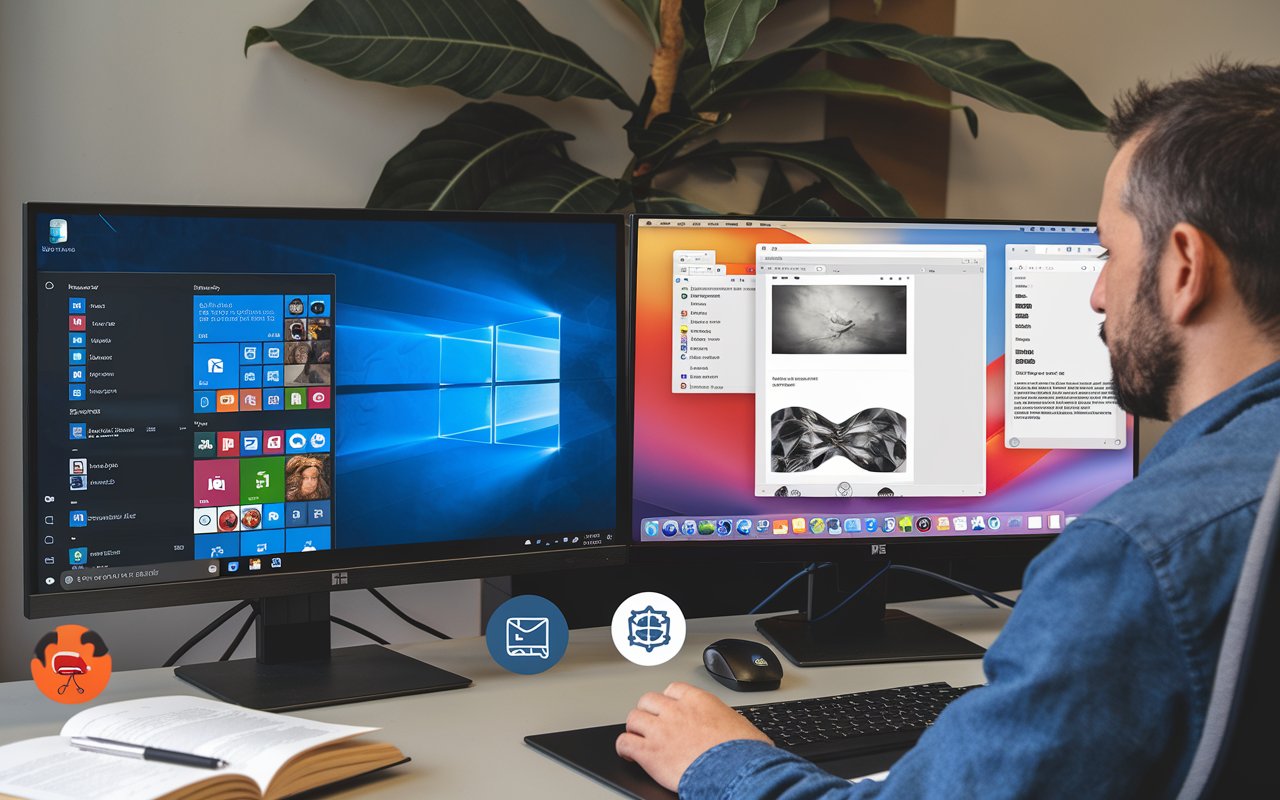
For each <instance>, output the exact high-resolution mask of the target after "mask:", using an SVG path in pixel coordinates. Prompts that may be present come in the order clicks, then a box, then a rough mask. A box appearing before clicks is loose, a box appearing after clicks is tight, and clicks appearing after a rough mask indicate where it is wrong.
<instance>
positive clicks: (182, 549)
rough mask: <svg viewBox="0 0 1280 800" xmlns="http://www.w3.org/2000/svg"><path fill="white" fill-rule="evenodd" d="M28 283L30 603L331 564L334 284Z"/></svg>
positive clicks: (116, 278) (214, 279)
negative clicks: (33, 591)
mask: <svg viewBox="0 0 1280 800" xmlns="http://www.w3.org/2000/svg"><path fill="white" fill-rule="evenodd" d="M41 277H42V279H46V280H47V281H48V283H47V284H46V289H45V291H42V292H41V293H40V297H39V303H40V304H41V307H40V309H39V319H40V320H41V329H40V330H39V331H38V337H39V344H38V353H39V364H38V367H37V369H38V380H39V393H40V394H39V398H40V402H39V407H38V410H37V428H38V432H37V435H38V436H40V437H41V439H42V442H41V445H42V446H41V448H40V452H50V451H53V452H62V453H64V454H65V457H61V458H56V459H46V461H45V462H42V463H40V464H38V465H37V475H38V481H39V487H38V488H37V492H38V493H39V495H40V498H39V499H41V500H42V501H43V502H42V503H40V513H39V528H40V530H39V535H40V538H39V542H38V544H39V546H40V552H41V556H42V559H41V561H42V566H41V572H40V575H41V583H42V588H45V584H47V585H48V587H49V588H54V584H53V583H52V582H49V581H47V580H45V579H46V577H49V576H56V575H57V574H59V573H60V572H61V571H62V570H65V569H68V568H76V569H92V568H94V567H97V566H131V565H139V564H158V563H165V562H174V561H179V560H183V559H209V558H225V559H235V558H238V557H240V556H245V557H248V556H255V557H258V556H263V555H266V556H272V558H268V559H258V558H255V559H254V560H255V561H259V562H264V561H265V562H269V563H271V564H272V565H273V566H274V565H278V564H280V563H281V559H280V558H278V557H276V556H279V554H284V553H292V552H303V551H311V550H324V549H328V548H331V547H333V546H334V544H335V536H334V532H333V529H332V525H331V520H332V516H333V502H334V479H333V458H332V454H333V448H332V441H333V429H334V407H333V406H334V404H333V395H332V391H333V369H334V315H333V302H334V297H335V292H336V285H335V280H334V276H332V275H293V274H282V275H263V274H244V275H208V276H204V279H203V280H202V279H201V278H200V277H198V276H197V277H194V278H193V276H191V275H174V274H157V273H101V274H93V275H86V274H85V273H76V274H66V273H64V274H56V273H54V274H49V273H45V274H42V276H41ZM49 284H52V285H53V288H52V289H49V288H48V285H49ZM46 306H47V307H46ZM55 319H57V320H61V321H60V322H59V324H58V330H56V331H55V330H53V323H52V322H51V321H52V320H55ZM230 566H231V565H230V564H229V563H228V564H227V567H228V569H227V570H226V571H227V572H231V571H238V570H232V569H231V568H230Z"/></svg>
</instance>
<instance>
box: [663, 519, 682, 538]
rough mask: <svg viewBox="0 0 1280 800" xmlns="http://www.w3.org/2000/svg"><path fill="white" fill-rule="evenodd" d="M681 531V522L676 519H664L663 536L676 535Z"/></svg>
mask: <svg viewBox="0 0 1280 800" xmlns="http://www.w3.org/2000/svg"><path fill="white" fill-rule="evenodd" d="M679 532H680V523H678V522H676V521H675V520H674V519H664V520H663V521H662V535H663V536H675V535H676V534H677V533H679Z"/></svg>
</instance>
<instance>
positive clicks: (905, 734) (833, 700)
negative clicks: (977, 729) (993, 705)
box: [735, 683, 977, 760]
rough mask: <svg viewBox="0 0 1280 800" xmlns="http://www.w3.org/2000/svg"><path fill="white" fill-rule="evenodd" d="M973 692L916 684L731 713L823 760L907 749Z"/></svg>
mask: <svg viewBox="0 0 1280 800" xmlns="http://www.w3.org/2000/svg"><path fill="white" fill-rule="evenodd" d="M974 688H977V687H975V686H961V687H959V688H956V687H954V686H951V685H950V684H947V683H922V684H918V685H915V686H899V687H896V688H893V689H882V690H879V691H874V692H857V693H854V694H838V695H833V696H831V697H814V698H811V699H809V700H790V701H787V702H784V703H765V704H763V705H754V706H739V707H737V708H736V709H735V710H736V711H737V712H738V713H739V714H741V715H742V716H743V717H745V718H747V719H748V720H749V721H750V722H751V723H752V724H753V725H755V726H756V727H757V728H759V729H760V730H761V731H763V732H764V734H765V735H766V736H768V737H769V738H770V739H772V740H773V741H774V744H776V745H777V746H778V747H780V748H782V749H783V750H787V751H788V752H791V753H795V754H796V755H798V756H800V757H801V758H807V759H810V760H823V759H827V758H835V757H840V756H848V755H858V754H861V753H868V752H875V751H878V750H888V749H901V748H905V747H910V746H911V745H913V744H915V741H916V740H917V739H919V738H920V736H921V735H922V734H923V733H924V732H925V729H926V728H928V727H929V726H930V725H932V724H933V722H934V720H936V719H937V718H938V714H940V713H942V709H943V708H945V707H946V705H947V703H950V702H951V701H952V700H954V699H956V698H957V697H959V696H960V695H962V694H964V693H965V692H967V691H969V690H970V689H974Z"/></svg>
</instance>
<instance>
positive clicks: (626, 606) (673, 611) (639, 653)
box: [612, 592, 685, 667]
mask: <svg viewBox="0 0 1280 800" xmlns="http://www.w3.org/2000/svg"><path fill="white" fill-rule="evenodd" d="M612 632H613V646H614V647H616V648H618V652H619V653H621V654H622V657H623V658H625V659H627V660H628V661H630V662H631V663H632V664H639V665H640V666H642V667H654V666H657V665H658V664H665V663H666V662H668V661H670V660H671V659H672V658H675V656H676V654H677V653H679V652H680V648H682V647H684V634H685V624H684V613H683V612H682V611H681V610H680V606H678V605H676V603H675V601H674V600H672V599H671V598H670V597H667V596H666V595H664V594H659V593H657V592H640V593H639V594H633V595H631V596H630V597H628V598H627V599H626V600H624V601H623V602H622V605H620V606H618V610H617V611H614V612H613V625H612Z"/></svg>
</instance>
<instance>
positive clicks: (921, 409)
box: [630, 216, 1136, 664]
mask: <svg viewBox="0 0 1280 800" xmlns="http://www.w3.org/2000/svg"><path fill="white" fill-rule="evenodd" d="M632 223H633V228H632V234H631V235H632V247H633V258H634V265H635V281H636V286H635V293H634V297H635V300H634V319H633V324H634V355H633V358H634V369H635V373H634V384H633V385H634V409H633V415H634V437H635V451H634V460H633V508H632V519H631V530H630V533H631V541H632V544H633V549H632V556H631V560H632V562H633V563H645V562H662V561H667V562H670V561H672V560H675V561H680V562H690V561H695V562H696V561H703V562H705V563H707V564H708V568H709V569H711V568H713V567H712V566H711V565H716V564H725V563H729V562H732V561H735V560H752V561H783V562H785V561H795V562H800V563H810V562H817V563H819V564H832V565H833V566H832V567H825V568H818V569H816V570H815V571H813V572H811V573H810V575H809V577H808V580H809V587H808V592H807V595H806V597H807V600H806V603H805V608H804V610H803V611H802V612H801V613H800V614H798V615H791V616H788V617H781V618H771V619H768V620H763V621H761V623H760V625H759V627H760V630H761V631H762V632H763V633H764V634H765V635H766V636H767V637H768V638H769V639H770V640H772V641H773V642H774V643H775V644H776V645H778V646H779V647H780V648H781V649H782V650H783V651H784V652H785V653H786V654H787V655H788V657H789V658H791V660H793V661H794V662H796V663H801V664H828V663H848V662H856V661H889V660H903V659H911V660H918V659H922V658H952V657H964V656H976V655H980V654H981V652H982V651H981V649H980V648H977V647H976V646H973V645H971V644H969V643H967V642H966V641H964V640H960V639H959V638H958V637H950V636H948V635H946V634H945V632H943V631H941V629H938V628H933V627H932V626H928V625H925V624H923V623H920V622H919V621H918V620H913V619H910V618H906V617H905V615H900V614H898V615H894V614H891V615H889V616H887V617H886V615H885V613H884V606H883V603H884V591H883V584H884V581H873V580H870V579H871V578H872V577H873V576H875V575H877V574H880V573H882V571H883V569H884V568H885V566H886V564H887V562H888V561H889V560H892V561H894V562H903V561H907V562H909V561H911V560H913V559H920V558H936V557H942V558H951V557H957V556H959V557H965V556H972V555H982V554H988V555H992V556H994V555H1005V554H1009V553H1014V552H1020V553H1025V552H1030V551H1031V550H1032V549H1033V548H1038V547H1042V546H1043V544H1044V543H1045V540H1046V538H1047V537H1052V536H1054V535H1056V534H1057V533H1058V532H1060V531H1061V530H1063V529H1064V528H1065V527H1066V526H1067V525H1068V524H1069V523H1070V522H1071V521H1072V519H1073V518H1074V517H1075V516H1076V515H1079V514H1081V513H1083V512H1085V511H1086V510H1088V509H1089V508H1090V507H1091V506H1093V505H1094V504H1095V503H1096V502H1097V501H1099V500H1100V499H1102V498H1103V497H1105V496H1107V495H1108V494H1109V493H1111V492H1112V491H1114V490H1115V489H1116V488H1118V487H1119V486H1121V485H1123V484H1124V483H1125V482H1126V481H1128V480H1130V479H1132V477H1133V475H1134V471H1135V465H1136V461H1135V452H1136V447H1135V441H1134V433H1135V430H1134V424H1133V420H1132V418H1130V417H1128V416H1127V415H1126V414H1125V413H1124V412H1123V411H1122V410H1121V409H1120V408H1119V407H1118V406H1116V404H1115V400H1114V394H1113V391H1112V388H1111V383H1110V378H1111V369H1110V361H1109V358H1108V355H1107V350H1106V347H1105V345H1104V344H1103V343H1102V342H1101V341H1100V338H1099V336H1098V330H1099V322H1100V321H1101V318H1100V317H1099V316H1098V315H1096V314H1095V313H1094V312H1093V311H1092V310H1091V309H1090V306H1089V294H1090V292H1091V290H1092V288H1093V284H1094V282H1095V280H1096V278H1097V276H1098V274H1099V272H1100V270H1101V267H1102V264H1103V260H1102V257H1103V256H1104V255H1105V254H1104V253H1103V251H1102V248H1101V247H1100V246H1099V245H1098V240H1097V234H1096V229H1095V227H1094V226H1093V225H1091V224H1089V223H1081V222H1066V223H1063V222H1043V223H1042V222H1034V223H1033V222H1027V221H1023V222H964V221H937V220H934V221H930V220H902V221H892V220H888V221H886V220H866V219H861V220H837V219H804V220H799V219H767V218H751V217H722V218H714V217H712V218H707V217H702V218H695V217H675V216H637V217H635V218H634V219H633V220H632ZM859 587H864V588H863V591H862V592H861V594H860V595H859V596H858V599H857V600H856V601H854V602H851V603H848V604H846V605H844V606H841V607H840V610H839V611H838V612H835V613H831V614H830V616H827V615H828V613H829V612H831V609H833V607H835V606H836V605H837V604H838V603H839V602H840V601H841V600H842V598H844V597H846V596H847V594H848V592H849V591H852V590H856V589H858V588H859ZM725 590H726V591H730V590H731V587H725ZM855 628H856V629H857V633H854V629H855Z"/></svg>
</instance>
